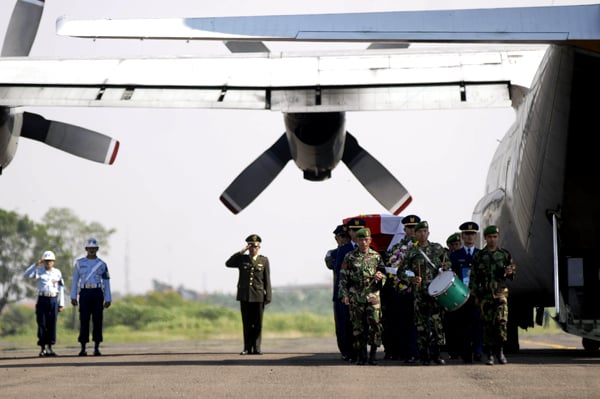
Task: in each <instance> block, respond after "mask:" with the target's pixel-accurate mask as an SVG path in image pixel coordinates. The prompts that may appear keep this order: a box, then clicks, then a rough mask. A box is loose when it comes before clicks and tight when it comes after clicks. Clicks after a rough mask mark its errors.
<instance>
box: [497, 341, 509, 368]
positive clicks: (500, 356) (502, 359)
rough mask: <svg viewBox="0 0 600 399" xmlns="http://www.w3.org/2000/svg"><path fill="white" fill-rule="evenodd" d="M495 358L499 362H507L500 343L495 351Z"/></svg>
mask: <svg viewBox="0 0 600 399" xmlns="http://www.w3.org/2000/svg"><path fill="white" fill-rule="evenodd" d="M496 359H498V363H500V364H506V363H508V360H506V356H504V350H503V348H502V345H500V346H499V347H498V350H497V351H496Z"/></svg>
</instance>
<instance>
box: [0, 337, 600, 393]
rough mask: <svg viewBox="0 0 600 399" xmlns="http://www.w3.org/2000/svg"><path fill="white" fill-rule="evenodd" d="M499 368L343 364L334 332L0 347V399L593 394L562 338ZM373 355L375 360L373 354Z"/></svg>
mask: <svg viewBox="0 0 600 399" xmlns="http://www.w3.org/2000/svg"><path fill="white" fill-rule="evenodd" d="M520 342H521V351H520V352H519V353H518V354H510V355H508V356H507V357H508V360H509V363H508V364H506V365H494V366H486V365H484V364H482V363H475V364H470V365H465V364H462V363H461V362H458V361H448V364H447V365H445V366H433V365H432V366H421V365H406V364H404V363H402V362H400V361H388V360H379V364H378V365H377V366H357V365H352V364H348V363H345V362H343V361H342V360H341V359H340V356H339V354H338V353H337V348H336V345H335V338H318V339H317V338H315V339H268V338H263V350H264V351H265V354H263V355H248V356H240V355H239V351H240V342H238V341H192V342H187V341H186V342H169V343H143V344H111V343H109V342H108V343H105V344H103V346H102V352H103V355H102V356H99V357H96V356H87V357H79V356H77V353H78V351H79V347H78V346H76V345H74V346H72V347H64V348H60V352H58V351H57V352H58V354H59V356H57V357H53V358H40V357H38V356H37V353H38V351H37V349H36V348H31V350H29V349H28V350H9V349H7V348H5V347H4V346H2V345H0V396H1V397H2V398H19V399H23V398H37V397H44V398H48V397H50V398H54V397H56V398H59V397H74V396H75V397H83V398H86V399H88V398H89V399H93V398H144V399H150V398H242V397H243V398H332V399H333V398H368V397H377V398H388V397H389V398H391V397H394V398H403V397H410V398H444V399H452V398H463V399H468V398H477V399H485V398H598V397H600V356H598V355H597V354H595V355H590V354H589V353H586V352H585V351H584V350H583V349H582V348H581V343H580V340H579V338H577V337H574V336H571V335H567V334H556V335H539V336H530V335H528V336H526V337H521V339H520ZM382 356H383V355H382V354H379V357H382Z"/></svg>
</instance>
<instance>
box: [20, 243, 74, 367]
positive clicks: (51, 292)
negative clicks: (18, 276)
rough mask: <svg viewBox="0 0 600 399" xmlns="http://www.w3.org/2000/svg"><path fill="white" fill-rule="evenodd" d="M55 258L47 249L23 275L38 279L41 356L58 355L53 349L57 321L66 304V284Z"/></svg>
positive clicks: (36, 308) (36, 310) (37, 305)
mask: <svg viewBox="0 0 600 399" xmlns="http://www.w3.org/2000/svg"><path fill="white" fill-rule="evenodd" d="M55 260H56V256H55V255H54V252H52V251H46V252H44V254H43V255H42V257H41V259H38V261H37V262H36V263H34V264H33V265H31V266H29V267H28V268H27V270H25V272H24V273H23V277H25V278H32V279H36V280H37V292H38V300H37V303H36V304H35V316H36V321H37V325H38V330H37V337H38V342H37V344H38V345H39V346H40V347H41V348H42V350H41V352H40V356H56V353H55V352H54V350H53V349H52V345H54V344H55V343H56V322H57V320H58V312H62V310H63V308H64V306H65V296H64V285H65V284H64V281H63V278H62V273H61V272H60V270H58V269H56V268H55V267H54V261H55Z"/></svg>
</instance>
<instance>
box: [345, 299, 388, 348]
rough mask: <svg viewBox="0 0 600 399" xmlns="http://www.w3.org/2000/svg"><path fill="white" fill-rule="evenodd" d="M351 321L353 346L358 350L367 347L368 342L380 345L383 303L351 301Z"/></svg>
mask: <svg viewBox="0 0 600 399" xmlns="http://www.w3.org/2000/svg"><path fill="white" fill-rule="evenodd" d="M349 310H350V321H351V322H352V336H353V337H354V342H353V343H352V347H353V348H354V349H356V350H359V349H363V348H366V346H367V344H369V345H375V346H380V345H381V333H382V330H383V328H382V327H381V303H377V304H372V303H369V302H367V303H355V302H351V303H350V309H349Z"/></svg>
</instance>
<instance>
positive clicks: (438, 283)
mask: <svg viewBox="0 0 600 399" xmlns="http://www.w3.org/2000/svg"><path fill="white" fill-rule="evenodd" d="M427 292H429V295H431V296H432V297H434V298H435V299H436V300H437V301H438V303H439V304H440V305H442V307H443V308H444V309H446V310H448V311H450V312H452V311H454V310H456V309H458V308H460V307H461V306H462V305H464V304H465V302H467V299H469V295H470V294H469V289H468V288H467V287H466V286H465V285H464V284H463V282H462V281H460V279H459V278H458V276H457V275H456V273H454V272H453V271H450V270H448V271H445V272H441V273H440V274H438V275H437V276H436V277H435V278H434V279H433V280H431V283H430V284H429V288H428V289H427Z"/></svg>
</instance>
